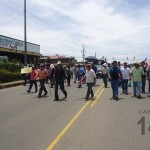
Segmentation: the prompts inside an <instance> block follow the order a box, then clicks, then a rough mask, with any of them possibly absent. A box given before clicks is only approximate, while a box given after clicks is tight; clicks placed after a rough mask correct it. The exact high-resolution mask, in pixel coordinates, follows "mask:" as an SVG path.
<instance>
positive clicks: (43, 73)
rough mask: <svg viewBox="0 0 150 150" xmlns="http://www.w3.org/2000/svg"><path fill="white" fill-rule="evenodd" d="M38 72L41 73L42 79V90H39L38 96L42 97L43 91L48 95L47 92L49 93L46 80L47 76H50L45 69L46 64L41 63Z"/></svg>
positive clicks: (40, 78) (40, 77)
mask: <svg viewBox="0 0 150 150" xmlns="http://www.w3.org/2000/svg"><path fill="white" fill-rule="evenodd" d="M38 74H39V80H40V90H39V94H38V98H40V97H41V94H42V92H43V91H44V92H45V94H44V95H47V93H48V92H47V90H46V87H45V82H46V78H47V76H48V72H47V70H46V69H45V67H44V64H41V65H40V69H39V71H38Z"/></svg>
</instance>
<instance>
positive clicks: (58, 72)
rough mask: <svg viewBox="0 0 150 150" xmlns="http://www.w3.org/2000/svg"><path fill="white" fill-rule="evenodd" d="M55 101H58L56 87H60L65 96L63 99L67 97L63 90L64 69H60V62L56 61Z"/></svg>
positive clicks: (64, 80)
mask: <svg viewBox="0 0 150 150" xmlns="http://www.w3.org/2000/svg"><path fill="white" fill-rule="evenodd" d="M54 74H55V101H58V100H59V95H58V85H60V89H61V91H62V92H63V94H64V95H65V98H66V97H67V92H66V90H65V88H64V82H66V74H65V70H64V68H62V64H61V62H60V61H58V63H57V65H56V68H55V73H54Z"/></svg>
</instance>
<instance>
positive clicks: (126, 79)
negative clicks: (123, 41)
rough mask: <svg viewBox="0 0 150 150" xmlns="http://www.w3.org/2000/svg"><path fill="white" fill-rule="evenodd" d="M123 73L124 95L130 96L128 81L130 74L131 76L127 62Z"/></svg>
mask: <svg viewBox="0 0 150 150" xmlns="http://www.w3.org/2000/svg"><path fill="white" fill-rule="evenodd" d="M121 73H122V78H123V80H122V93H124V94H126V95H127V94H128V81H129V78H130V77H129V74H130V69H129V68H128V65H127V63H126V62H124V67H123V68H121Z"/></svg>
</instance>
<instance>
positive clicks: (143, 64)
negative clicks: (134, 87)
mask: <svg viewBox="0 0 150 150" xmlns="http://www.w3.org/2000/svg"><path fill="white" fill-rule="evenodd" d="M141 67H142V68H143V71H144V74H143V75H142V93H145V86H146V74H147V67H146V65H145V62H144V61H142V62H141Z"/></svg>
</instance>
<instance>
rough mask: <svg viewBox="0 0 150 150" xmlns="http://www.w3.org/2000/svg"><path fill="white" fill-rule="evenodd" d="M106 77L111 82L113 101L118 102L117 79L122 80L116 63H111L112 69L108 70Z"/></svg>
mask: <svg viewBox="0 0 150 150" xmlns="http://www.w3.org/2000/svg"><path fill="white" fill-rule="evenodd" d="M108 76H109V79H110V81H111V87H112V93H113V99H115V100H116V101H118V93H119V92H118V88H119V78H122V74H121V71H120V69H119V67H117V61H113V63H112V67H110V69H109V73H108Z"/></svg>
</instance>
